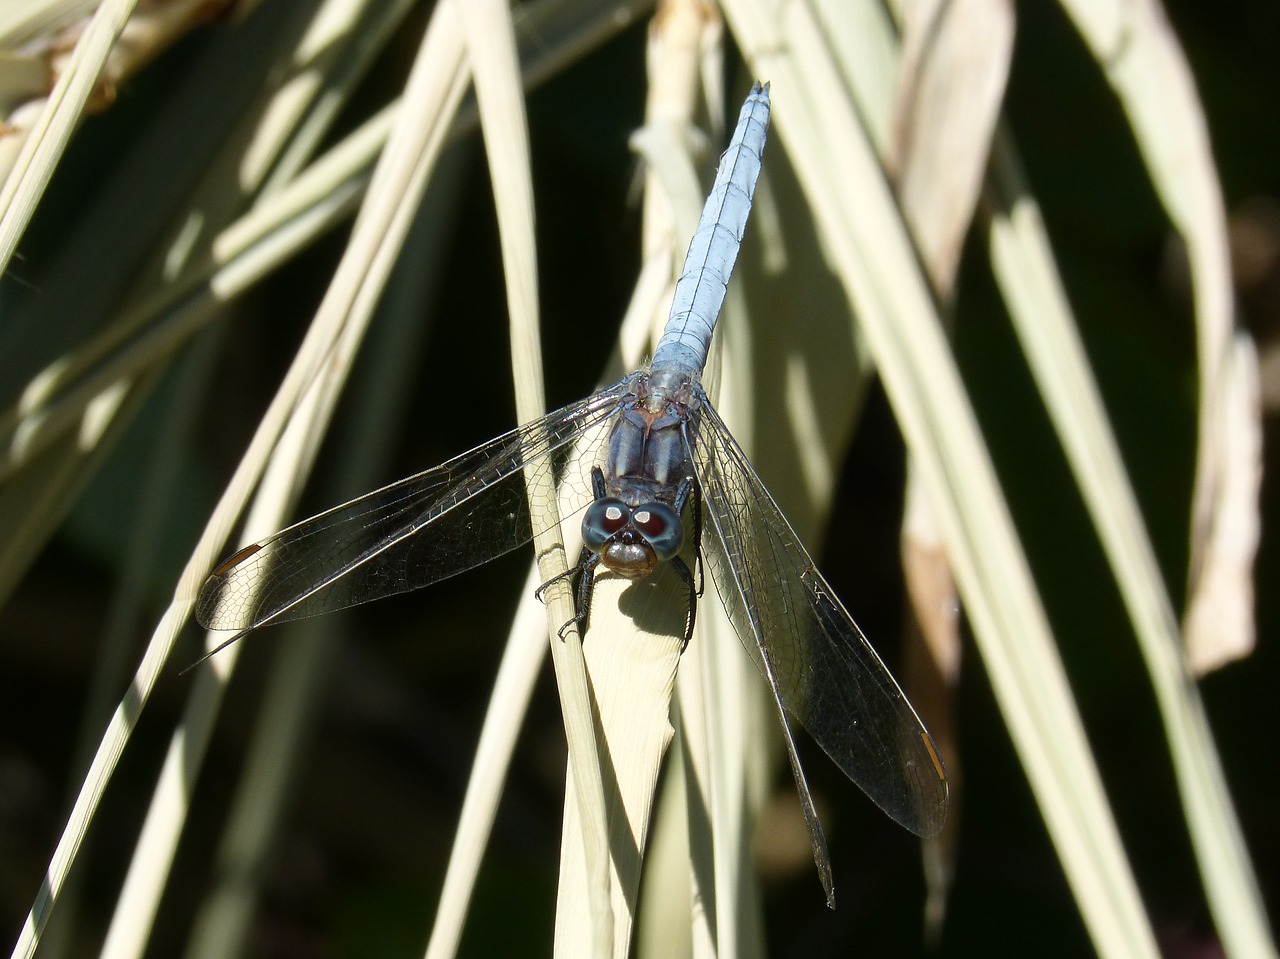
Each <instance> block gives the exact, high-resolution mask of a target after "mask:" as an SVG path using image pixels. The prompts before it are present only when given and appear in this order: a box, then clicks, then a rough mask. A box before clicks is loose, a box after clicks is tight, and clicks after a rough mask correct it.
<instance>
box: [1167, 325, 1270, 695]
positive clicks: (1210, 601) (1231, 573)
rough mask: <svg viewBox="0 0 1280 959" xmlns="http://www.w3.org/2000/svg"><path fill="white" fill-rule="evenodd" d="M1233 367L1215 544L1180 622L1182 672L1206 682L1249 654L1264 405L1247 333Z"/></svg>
mask: <svg viewBox="0 0 1280 959" xmlns="http://www.w3.org/2000/svg"><path fill="white" fill-rule="evenodd" d="M1232 359H1233V362H1232V364H1231V370H1230V372H1229V373H1228V375H1227V380H1226V391H1227V395H1226V399H1225V401H1224V402H1223V404H1222V406H1221V407H1220V412H1221V416H1222V422H1221V424H1220V425H1219V427H1218V429H1219V432H1220V433H1221V435H1222V437H1223V441H1222V450H1223V454H1224V455H1225V457H1226V459H1225V460H1224V462H1223V463H1222V464H1221V465H1222V494H1221V496H1220V498H1219V503H1218V513H1217V520H1216V522H1215V523H1214V526H1213V532H1212V538H1211V539H1210V540H1209V542H1208V543H1207V544H1206V546H1205V563H1204V570H1205V573H1204V576H1203V578H1202V580H1201V588H1200V589H1198V590H1197V591H1196V593H1195V595H1194V596H1193V597H1192V598H1191V605H1190V606H1189V607H1188V609H1187V614H1186V618H1185V620H1184V621H1183V636H1184V641H1185V644H1186V650H1187V664H1188V666H1189V667H1190V669H1191V671H1192V673H1194V674H1195V675H1196V676H1203V675H1205V674H1206V673H1209V672H1212V671H1213V670H1215V669H1218V668H1220V667H1222V666H1224V665H1226V664H1227V663H1229V662H1232V661H1233V660H1237V659H1243V658H1244V657H1246V656H1248V655H1249V654H1250V653H1252V652H1253V647H1254V643H1255V641H1256V638H1257V637H1256V635H1255V626H1254V595H1253V563H1254V558H1255V557H1256V556H1257V552H1258V541H1259V539H1260V538H1261V535H1262V529H1261V522H1260V518H1259V516H1258V503H1259V494H1260V493H1261V487H1262V401H1261V395H1260V394H1261V387H1260V385H1259V371H1258V355H1257V352H1256V351H1255V349H1254V347H1253V341H1252V340H1251V339H1250V337H1249V335H1248V334H1247V333H1244V332H1239V333H1237V334H1236V341H1235V349H1234V351H1233V353H1232Z"/></svg>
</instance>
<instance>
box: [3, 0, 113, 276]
mask: <svg viewBox="0 0 1280 959" xmlns="http://www.w3.org/2000/svg"><path fill="white" fill-rule="evenodd" d="M136 4H137V0H104V2H103V4H102V6H100V7H99V8H98V11H97V12H96V13H95V14H94V15H93V19H92V20H91V21H90V23H89V27H88V29H87V30H85V32H84V35H83V36H82V37H81V38H80V42H79V43H77V44H76V49H75V53H73V54H72V57H71V60H70V62H69V63H68V64H67V69H66V71H65V72H64V73H63V74H62V76H61V77H59V78H58V82H57V83H56V84H54V87H53V91H52V92H51V93H50V94H49V99H48V101H46V103H45V104H44V107H43V109H42V110H41V111H40V116H39V117H38V118H37V119H36V122H35V124H34V125H33V127H32V130H31V134H30V136H28V138H27V141H26V142H25V143H24V144H23V145H22V149H21V150H20V151H19V153H18V157H17V159H16V160H15V161H14V165H13V169H12V170H10V171H9V175H8V177H7V178H6V179H5V181H4V185H3V187H0V274H3V273H4V272H5V271H6V270H7V269H8V266H9V259H10V258H11V257H12V256H13V251H14V250H15V249H16V248H17V246H18V240H19V238H20V237H21V236H22V233H23V231H24V230H26V228H27V223H28V222H29V221H30V219H31V214H32V213H33V212H35V208H36V204H37V203H39V202H40V197H41V196H43V195H44V190H45V187H46V186H48V184H49V180H50V179H51V178H52V177H53V171H54V168H55V167H56V166H57V165H58V159H59V158H60V157H61V156H62V152H63V150H65V149H66V146H67V142H68V141H69V140H70V139H71V133H72V131H73V130H74V129H75V125H76V123H78V122H79V120H80V115H81V113H82V112H83V111H84V107H85V104H86V103H87V102H88V100H89V96H90V94H92V93H93V90H94V87H95V86H96V85H97V82H98V77H99V75H100V74H101V73H102V68H103V66H104V65H105V64H106V62H107V56H108V54H110V53H111V47H112V45H113V44H114V43H115V40H116V37H118V36H119V35H120V31H121V30H123V29H124V25H125V21H127V20H128V19H129V16H130V14H131V13H132V12H133V8H134V6H135V5H136Z"/></svg>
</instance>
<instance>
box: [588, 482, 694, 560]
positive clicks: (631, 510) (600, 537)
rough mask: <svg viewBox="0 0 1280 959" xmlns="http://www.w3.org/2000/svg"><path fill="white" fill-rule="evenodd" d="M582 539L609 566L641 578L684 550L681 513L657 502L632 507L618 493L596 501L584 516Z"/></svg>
mask: <svg viewBox="0 0 1280 959" xmlns="http://www.w3.org/2000/svg"><path fill="white" fill-rule="evenodd" d="M582 540H583V542H584V543H585V544H586V547H587V548H588V549H589V550H591V551H592V552H593V553H597V554H599V556H600V563H601V565H603V566H604V567H605V568H606V569H608V570H610V571H612V572H614V573H617V574H618V575H619V576H625V577H627V578H628V579H640V578H641V577H644V576H648V575H649V574H650V573H652V572H653V571H654V570H655V569H657V568H658V563H659V562H660V561H664V560H669V559H671V558H673V557H674V556H675V555H676V554H677V553H679V552H680V546H681V545H682V544H683V543H684V527H683V525H682V524H681V522H680V514H679V513H677V512H676V511H675V510H674V509H672V508H671V507H670V506H668V505H667V504H666V503H659V502H657V501H654V502H651V503H641V504H640V505H639V506H636V507H631V506H628V505H627V504H626V503H624V502H623V501H622V500H620V499H618V498H617V497H614V496H605V497H603V498H601V499H598V500H596V501H595V502H594V503H592V504H591V506H589V507H588V508H587V512H586V515H584V516H583V517H582Z"/></svg>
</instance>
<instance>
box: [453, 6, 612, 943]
mask: <svg viewBox="0 0 1280 959" xmlns="http://www.w3.org/2000/svg"><path fill="white" fill-rule="evenodd" d="M453 6H454V8H455V10H457V11H458V12H460V13H461V15H462V19H463V22H464V24H465V29H466V34H467V39H468V51H469V53H470V56H471V64H472V70H473V72H474V76H475V84H476V98H477V101H478V103H479V107H480V125H481V128H482V129H483V131H484V134H485V141H486V143H487V144H488V147H489V148H488V150H487V151H486V155H487V157H488V158H489V164H490V177H491V179H492V181H493V186H494V199H495V203H496V206H497V211H498V230H499V235H500V238H501V246H502V258H503V267H504V275H505V277H506V287H507V304H508V310H509V312H510V328H511V355H512V374H513V376H514V379H515V386H516V415H517V418H518V419H520V421H521V422H528V421H530V420H532V419H534V418H535V417H537V416H538V415H540V414H541V413H542V412H543V410H544V409H545V403H544V400H543V397H544V390H543V376H542V364H541V352H540V336H539V331H538V329H539V324H538V311H537V269H536V265H535V264H536V247H535V244H534V236H533V189H532V185H531V183H530V171H529V146H528V133H527V120H526V118H525V116H524V109H523V99H522V90H521V82H520V70H519V61H518V58H517V56H516V45H515V33H514V29H513V27H512V24H511V21H510V10H509V8H508V7H507V6H506V4H505V3H502V2H501V0H479V2H475V3H472V2H469V0H468V2H462V3H461V4H459V2H458V0H454V2H453ZM443 9H444V8H442V12H443ZM525 482H526V486H527V490H528V495H529V502H530V509H531V520H532V521H533V524H534V529H536V530H543V529H545V530H547V532H545V533H538V534H536V535H535V536H534V549H535V552H536V555H537V557H538V569H539V572H541V573H542V574H543V575H544V576H545V577H546V580H547V581H552V580H555V583H556V585H555V586H554V587H553V588H552V589H549V590H548V591H547V596H548V599H549V602H548V604H547V622H548V626H549V628H550V635H551V644H552V660H553V662H554V663H555V665H556V679H557V681H558V683H559V685H560V694H561V703H562V708H563V711H564V714H565V732H566V736H567V738H568V743H569V761H570V767H571V769H572V775H571V776H570V777H569V786H570V787H571V788H572V789H573V790H574V792H573V793H570V795H573V797H574V800H575V801H576V803H577V806H576V808H577V809H578V810H579V811H580V813H581V814H582V818H581V819H578V820H575V822H576V823H580V828H581V839H580V841H581V843H582V844H583V848H584V852H585V857H586V863H587V877H588V878H587V882H586V888H585V890H583V891H584V892H585V893H586V895H585V899H586V901H587V902H588V903H589V904H590V913H589V917H588V919H589V921H588V923H587V928H586V930H584V932H585V937H584V939H583V940H582V942H583V943H584V945H585V946H586V951H584V952H583V953H580V954H589V955H596V956H601V955H605V954H607V950H608V949H609V948H610V945H611V943H612V942H613V939H614V928H615V923H614V919H613V913H612V906H611V904H610V900H609V885H610V883H609V855H608V841H607V838H606V837H607V835H608V824H607V823H608V820H607V817H608V813H607V811H606V809H605V797H604V788H603V783H602V781H601V774H602V768H601V767H602V765H603V757H602V754H601V751H600V745H599V743H598V742H597V740H596V735H595V726H594V723H593V710H592V703H591V697H590V693H589V689H588V680H587V677H586V670H585V663H584V662H583V660H582V657H581V644H580V642H578V641H577V635H576V633H577V631H576V630H573V631H571V632H570V634H569V636H568V638H567V639H566V640H565V641H564V642H563V643H562V642H560V641H559V640H558V638H557V631H558V629H559V625H558V624H560V623H564V622H567V621H568V620H570V619H572V616H573V614H572V604H571V602H570V596H569V588H568V582H567V581H566V580H565V579H564V578H563V577H561V578H559V579H556V577H558V576H560V574H562V573H563V572H564V570H565V569H566V568H567V567H566V565H565V555H564V546H563V544H562V543H561V542H560V532H559V523H558V522H548V521H549V520H550V521H553V520H555V519H556V517H555V516H554V515H547V514H548V512H549V511H554V510H555V503H556V498H555V495H554V486H555V481H554V477H553V476H552V475H551V472H550V470H546V469H536V470H535V469H529V470H526V473H525ZM568 808H569V807H568V806H567V807H566V809H568ZM573 832H574V830H573V828H572V827H571V825H570V819H569V818H568V817H567V816H566V820H565V837H566V841H573V840H570V839H569V838H568V837H569V836H570V835H571V834H572V833H573ZM562 875H563V870H562ZM557 915H558V916H559V913H557ZM561 928H562V924H561V923H560V921H559V919H557V954H561V955H564V954H568V953H567V952H564V951H562V949H561V946H560V942H561V940H560V929H561ZM574 953H575V954H579V953H578V952H577V950H576V949H575V950H574Z"/></svg>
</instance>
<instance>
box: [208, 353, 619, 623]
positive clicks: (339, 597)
mask: <svg viewBox="0 0 1280 959" xmlns="http://www.w3.org/2000/svg"><path fill="white" fill-rule="evenodd" d="M630 383H631V378H630V377H628V378H627V379H625V380H623V381H622V382H620V383H618V384H616V385H614V386H611V387H609V388H608V389H605V390H601V391H600V392H598V393H593V394H592V395H591V396H588V397H587V398H586V399H583V400H580V401H578V402H577V403H572V404H570V405H569V406H566V407H563V408H562V409H559V410H557V411H556V412H554V413H550V414H548V415H547V416H544V417H542V418H541V419H539V420H535V421H534V422H532V423H528V424H526V425H524V426H521V427H518V428H516V429H514V430H512V431H511V432H509V433H504V434H503V435H502V436H499V437H497V438H496V439H493V440H490V441H489V442H487V443H485V444H483V445H482V446H478V447H476V448H475V449H473V450H471V451H470V452H468V453H463V454H462V455H460V456H457V457H455V458H454V459H451V460H449V461H448V462H446V463H442V464H441V465H440V466H437V467H435V468H434V469H429V470H426V471H424V472H422V473H418V474H416V475H414V476H410V477H408V478H407V479H403V480H400V481H399V482H396V483H392V484H391V485H390V486H385V487H383V488H382V489H379V490H375V491H374V492H372V493H367V494H365V495H364V496H361V497H360V498H359V499H355V500H352V501H351V502H349V503H345V504H343V505H342V506H337V507H334V508H333V509H331V510H327V511H326V512H323V513H320V514H319V515H317V516H313V517H311V518H310V519H306V520H303V521H302V522H300V523H298V524H296V525H294V526H290V527H289V528H288V529H286V530H282V531H281V532H279V533H276V534H275V535H273V536H270V537H268V538H267V539H264V540H262V541H261V542H258V543H254V544H252V545H251V546H247V547H245V548H244V549H242V550H240V551H239V552H238V553H236V554H235V555H234V556H232V557H231V558H229V559H227V560H226V561H224V562H223V563H222V565H221V566H219V567H218V568H217V569H215V570H214V571H213V574H212V575H210V577H209V578H208V579H207V580H205V583H204V585H203V586H202V587H201V589H200V596H199V598H198V599H197V601H196V619H197V620H199V622H200V624H201V625H202V626H205V627H207V628H209V629H238V630H248V629H253V628H256V627H258V626H263V625H266V624H267V623H277V622H285V621H287V620H292V619H301V618H302V617H304V616H312V615H315V614H318V613H325V612H330V611H332V610H335V609H344V608H346V607H348V606H355V605H357V604H360V603H367V602H369V601H371V600H375V599H381V598H382V597H384V596H392V595H395V594H397V593H403V592H407V591H409V590H412V589H418V588H419V587H422V586H427V585H429V584H430V583H435V582H438V581H440V580H442V579H447V578H449V577H450V576H454V575H456V574H458V573H461V572H463V571H465V570H468V569H471V568H473V567H475V566H479V565H481V564H483V563H487V562H488V561H489V560H491V559H494V558H495V557H498V556H501V555H502V554H503V553H506V552H509V551H510V550H513V549H516V548H517V547H519V546H522V545H524V544H525V543H527V542H529V540H530V539H531V538H532V537H533V534H534V530H533V528H532V526H531V524H530V519H529V501H528V497H527V494H526V490H525V475H526V473H528V472H532V471H535V470H536V471H544V470H546V471H550V472H551V474H552V476H553V477H554V478H555V479H556V480H557V482H558V484H559V486H560V487H561V488H562V491H563V493H564V494H565V495H566V496H567V498H568V501H569V503H570V509H571V510H572V511H576V510H579V509H581V508H582V507H584V506H586V504H587V503H588V502H590V500H591V498H592V495H591V481H590V477H589V469H590V464H591V463H592V462H594V455H595V451H596V450H597V449H598V447H599V445H600V443H602V442H603V439H604V434H605V432H606V431H607V427H608V423H609V421H610V417H611V416H612V414H613V413H614V411H615V409H616V408H617V405H618V402H619V400H620V399H621V398H622V397H623V396H624V395H625V394H626V392H627V390H628V389H629V388H630ZM579 441H581V442H579ZM588 447H589V448H588ZM575 450H576V451H577V452H576V453H575ZM580 463H585V464H586V465H579V464H580ZM543 488H547V489H555V488H556V486H555V485H547V486H545V487H543ZM539 532H541V531H540V530H539Z"/></svg>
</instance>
